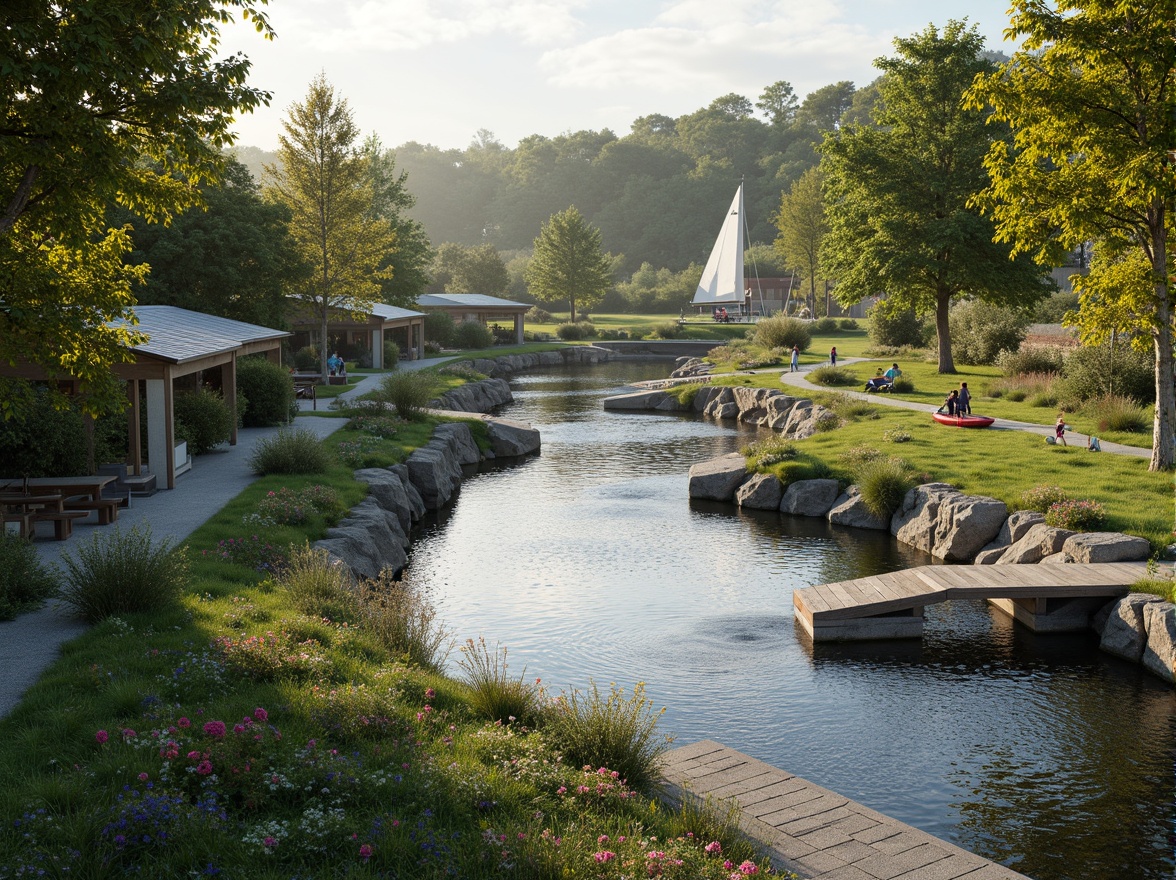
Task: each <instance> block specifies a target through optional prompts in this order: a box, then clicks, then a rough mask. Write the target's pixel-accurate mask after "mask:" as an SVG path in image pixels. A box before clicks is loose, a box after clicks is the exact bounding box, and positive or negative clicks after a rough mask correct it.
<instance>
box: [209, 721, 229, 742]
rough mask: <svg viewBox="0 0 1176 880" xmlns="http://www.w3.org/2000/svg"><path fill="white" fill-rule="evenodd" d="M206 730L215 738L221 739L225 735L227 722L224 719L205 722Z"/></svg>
mask: <svg viewBox="0 0 1176 880" xmlns="http://www.w3.org/2000/svg"><path fill="white" fill-rule="evenodd" d="M204 732H205V733H207V734H208V735H209V736H211V737H213V738H214V739H220V738H221V737H222V736H224V735H225V723H224V722H223V721H208V722H205V724H204Z"/></svg>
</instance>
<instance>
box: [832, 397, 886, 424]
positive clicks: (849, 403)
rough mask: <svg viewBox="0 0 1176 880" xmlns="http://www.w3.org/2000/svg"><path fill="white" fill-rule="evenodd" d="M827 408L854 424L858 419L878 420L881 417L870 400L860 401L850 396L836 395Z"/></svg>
mask: <svg viewBox="0 0 1176 880" xmlns="http://www.w3.org/2000/svg"><path fill="white" fill-rule="evenodd" d="M826 406H828V407H829V409H831V410H833V412H835V413H837V415H839V416H841V417H842V418H843V419H849V420H850V421H854V422H856V421H857V420H858V419H876V418H879V417H880V416H879V413H878V410H877V409H876V408H875V407H874V405H873V404H871V403H870V402H869V401H868V400H859V399H858V398H856V397H850V396H849V395H848V394H840V393H839V394H834V395H833V397H832V399H831V400H830V401H829V402H828V403H827V404H826Z"/></svg>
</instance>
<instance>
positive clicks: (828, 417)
mask: <svg viewBox="0 0 1176 880" xmlns="http://www.w3.org/2000/svg"><path fill="white" fill-rule="evenodd" d="M840 427H841V416H839V415H837V413H835V412H833V411H832V410H828V409H827V410H825V411H824V412H823V413H821V414H820V415H818V416H817V418H816V420H815V421H814V422H813V429H814V430H815V431H816V432H817V433H818V434H823V433H825V432H826V431H835V430H837V429H838V428H840Z"/></svg>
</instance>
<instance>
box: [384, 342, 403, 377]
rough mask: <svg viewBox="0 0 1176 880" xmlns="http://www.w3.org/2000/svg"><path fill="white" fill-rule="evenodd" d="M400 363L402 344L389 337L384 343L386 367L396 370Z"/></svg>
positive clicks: (386, 368)
mask: <svg viewBox="0 0 1176 880" xmlns="http://www.w3.org/2000/svg"><path fill="white" fill-rule="evenodd" d="M398 363H400V346H399V345H397V344H396V343H395V342H393V341H392V340H390V339H389V340H388V341H386V342H385V343H384V369H385V370H395V369H396V365H397V364H398Z"/></svg>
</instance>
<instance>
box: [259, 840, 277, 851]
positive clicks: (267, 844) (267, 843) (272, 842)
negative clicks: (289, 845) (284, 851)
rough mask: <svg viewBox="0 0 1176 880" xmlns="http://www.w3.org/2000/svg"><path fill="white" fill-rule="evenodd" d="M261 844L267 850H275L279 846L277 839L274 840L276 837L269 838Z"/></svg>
mask: <svg viewBox="0 0 1176 880" xmlns="http://www.w3.org/2000/svg"><path fill="white" fill-rule="evenodd" d="M261 843H262V845H263V846H264V847H265V848H266V849H273V848H274V847H275V846H277V845H278V841H277V838H274V837H267V838H266V839H265V840H263V841H262V842H261Z"/></svg>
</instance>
